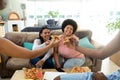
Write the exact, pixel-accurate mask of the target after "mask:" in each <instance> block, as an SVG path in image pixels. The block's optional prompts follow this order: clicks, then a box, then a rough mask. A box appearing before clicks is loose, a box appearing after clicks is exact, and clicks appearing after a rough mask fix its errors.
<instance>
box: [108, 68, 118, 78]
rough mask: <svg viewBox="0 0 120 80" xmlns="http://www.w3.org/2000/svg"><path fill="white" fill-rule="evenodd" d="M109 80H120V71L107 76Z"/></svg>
mask: <svg viewBox="0 0 120 80" xmlns="http://www.w3.org/2000/svg"><path fill="white" fill-rule="evenodd" d="M106 77H107V79H108V80H120V69H119V70H118V71H116V72H113V73H111V74H110V75H106Z"/></svg>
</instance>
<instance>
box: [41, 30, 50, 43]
mask: <svg viewBox="0 0 120 80" xmlns="http://www.w3.org/2000/svg"><path fill="white" fill-rule="evenodd" d="M40 36H41V37H42V38H43V40H44V41H47V40H49V39H50V36H51V34H50V30H49V29H44V30H43V31H42V33H41V34H40Z"/></svg>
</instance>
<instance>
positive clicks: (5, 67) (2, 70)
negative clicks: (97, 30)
mask: <svg viewBox="0 0 120 80" xmlns="http://www.w3.org/2000/svg"><path fill="white" fill-rule="evenodd" d="M52 34H57V35H59V34H61V31H58V30H56V31H54V30H53V31H52ZM75 34H76V35H77V36H78V37H79V38H80V39H81V38H83V37H85V36H87V37H88V38H89V41H90V42H91V43H92V44H93V46H95V48H101V47H103V45H101V44H98V43H96V42H95V41H94V40H92V39H91V37H92V32H91V31H90V30H81V31H77V32H76V33H75ZM37 37H38V32H9V33H6V34H5V36H4V38H6V39H8V40H10V41H12V42H13V43H15V44H17V45H19V46H21V47H23V42H26V41H27V42H33V41H34V39H36V38H37ZM6 47H7V45H6ZM15 51H16V50H15ZM16 52H17V51H16ZM21 54H22V55H24V53H21ZM0 56H1V61H2V63H0V76H1V77H11V76H12V75H13V73H14V72H15V70H19V69H22V68H23V67H27V68H31V67H33V65H31V64H30V63H29V59H21V58H13V57H10V56H7V55H5V54H0ZM101 64H102V60H99V59H93V58H90V57H88V56H86V62H85V64H84V65H83V66H88V67H90V68H91V70H92V71H94V72H96V71H100V70H101Z"/></svg>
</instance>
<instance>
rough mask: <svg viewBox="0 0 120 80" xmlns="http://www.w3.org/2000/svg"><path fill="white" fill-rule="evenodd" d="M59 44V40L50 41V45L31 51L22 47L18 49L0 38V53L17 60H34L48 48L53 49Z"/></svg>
mask: <svg viewBox="0 0 120 80" xmlns="http://www.w3.org/2000/svg"><path fill="white" fill-rule="evenodd" d="M59 42H60V41H59V40H51V42H50V44H49V45H47V46H46V47H43V48H41V49H37V50H32V51H31V50H28V49H25V48H23V47H20V46H18V45H16V44H14V43H13V42H11V41H9V40H7V39H5V38H0V44H1V46H0V53H3V54H6V55H8V56H12V57H18V58H35V57H38V56H40V55H42V54H44V53H45V52H47V51H48V50H49V49H50V48H52V47H55V46H56V45H57V44H58V43H59Z"/></svg>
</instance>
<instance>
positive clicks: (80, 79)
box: [60, 72, 93, 80]
mask: <svg viewBox="0 0 120 80" xmlns="http://www.w3.org/2000/svg"><path fill="white" fill-rule="evenodd" d="M92 74H93V73H92V72H86V73H71V74H69V73H68V74H61V75H60V80H92Z"/></svg>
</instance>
